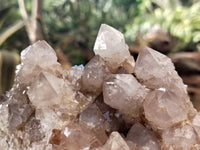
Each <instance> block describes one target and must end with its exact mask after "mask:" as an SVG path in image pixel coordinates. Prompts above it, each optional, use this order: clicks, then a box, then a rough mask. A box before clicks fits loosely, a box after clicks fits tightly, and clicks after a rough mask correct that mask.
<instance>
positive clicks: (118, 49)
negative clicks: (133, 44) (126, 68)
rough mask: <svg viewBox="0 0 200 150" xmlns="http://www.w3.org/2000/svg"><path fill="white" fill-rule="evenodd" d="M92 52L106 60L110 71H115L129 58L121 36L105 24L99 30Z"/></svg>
mask: <svg viewBox="0 0 200 150" xmlns="http://www.w3.org/2000/svg"><path fill="white" fill-rule="evenodd" d="M94 52H95V54H96V55H100V56H101V57H102V58H103V59H104V60H106V62H107V64H108V66H109V68H110V69H111V71H115V70H116V69H117V68H118V67H119V66H120V65H121V64H122V63H123V62H124V61H125V59H129V57H130V53H129V51H128V46H127V45H126V43H125V39H124V36H123V34H122V33H121V32H119V31H118V30H116V29H114V28H113V27H111V26H108V25H106V24H102V25H101V27H100V29H99V32H98V35H97V38H96V41H95V45H94ZM132 61H133V60H132Z"/></svg>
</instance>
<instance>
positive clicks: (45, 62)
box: [18, 41, 58, 83]
mask: <svg viewBox="0 0 200 150" xmlns="http://www.w3.org/2000/svg"><path fill="white" fill-rule="evenodd" d="M53 65H58V63H57V57H56V53H55V51H54V50H53V49H52V48H51V46H49V45H48V44H47V43H46V42H45V41H38V42H36V43H35V44H33V45H31V46H29V47H27V48H26V49H25V50H23V51H22V52H21V66H20V71H19V72H18V74H20V79H19V80H20V81H21V82H23V83H29V82H30V81H32V80H33V78H34V77H35V74H36V73H37V71H38V69H39V68H43V69H47V68H49V66H53Z"/></svg>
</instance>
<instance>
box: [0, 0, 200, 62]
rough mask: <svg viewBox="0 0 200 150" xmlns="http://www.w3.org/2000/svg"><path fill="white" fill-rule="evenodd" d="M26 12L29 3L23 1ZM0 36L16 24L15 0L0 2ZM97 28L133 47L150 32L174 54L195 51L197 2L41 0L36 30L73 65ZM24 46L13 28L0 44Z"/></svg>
mask: <svg viewBox="0 0 200 150" xmlns="http://www.w3.org/2000/svg"><path fill="white" fill-rule="evenodd" d="M25 4H26V8H27V10H28V12H29V14H30V13H31V9H32V0H26V1H25ZM5 9H7V11H5V12H4V13H0V23H1V22H2V23H1V25H2V26H0V35H1V34H2V33H3V32H5V31H6V30H7V29H8V28H9V27H10V26H11V25H14V24H16V23H17V22H18V21H20V20H22V17H21V15H20V11H19V7H18V1H17V0H9V1H8V0H1V1H0V11H1V10H5ZM101 23H106V24H109V25H111V26H113V27H115V28H117V29H119V30H120V31H122V32H123V33H125V37H126V39H127V40H128V41H131V43H133V42H134V41H135V40H137V38H138V36H139V37H140V38H143V36H145V34H147V33H148V32H149V30H151V28H152V27H154V26H158V27H159V28H161V29H166V30H168V31H169V32H170V33H171V35H172V36H174V37H176V38H177V41H176V42H177V44H176V46H175V47H174V51H182V50H193V51H195V50H199V42H200V26H199V24H200V2H199V1H195V0H189V1H186V0H162V1H161V0H123V1H122V0H58V1H55V0H43V20H41V28H42V31H43V34H44V37H45V40H47V41H48V42H49V43H50V44H51V45H53V47H54V48H56V49H61V50H62V51H63V52H64V53H65V54H66V55H68V56H69V57H70V58H71V59H70V60H71V62H72V63H73V64H80V63H86V59H85V53H86V51H88V50H92V49H93V45H94V42H95V37H96V35H97V32H98V29H99V27H100V25H101ZM28 45H29V40H28V36H27V33H26V31H25V29H24V28H19V30H17V31H16V32H14V33H13V34H12V35H10V37H9V38H8V39H7V40H6V41H5V42H4V43H3V44H2V45H0V48H1V49H3V48H4V49H18V50H19V51H20V50H22V49H24V48H25V47H27V46H28Z"/></svg>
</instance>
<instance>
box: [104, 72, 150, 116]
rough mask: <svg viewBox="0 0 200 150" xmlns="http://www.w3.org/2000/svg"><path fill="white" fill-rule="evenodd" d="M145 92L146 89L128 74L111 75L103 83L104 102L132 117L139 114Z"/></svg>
mask: <svg viewBox="0 0 200 150" xmlns="http://www.w3.org/2000/svg"><path fill="white" fill-rule="evenodd" d="M146 93H147V89H145V87H144V86H142V85H141V84H140V83H139V82H138V81H137V80H136V79H135V78H134V77H133V76H132V75H130V74H115V75H112V76H110V77H109V78H108V79H107V80H106V81H105V82H104V85H103V95H104V102H105V103H106V104H108V105H110V106H111V107H113V108H115V109H118V110H119V111H120V112H121V113H123V114H127V115H130V116H133V117H138V116H139V115H140V108H141V107H142V102H143V100H144V98H145V96H146Z"/></svg>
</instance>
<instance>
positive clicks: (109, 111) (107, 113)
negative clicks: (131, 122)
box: [95, 94, 127, 132]
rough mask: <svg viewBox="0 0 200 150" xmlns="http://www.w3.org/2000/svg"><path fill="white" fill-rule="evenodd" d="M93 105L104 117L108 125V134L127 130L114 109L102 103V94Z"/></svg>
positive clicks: (120, 116)
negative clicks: (95, 105)
mask: <svg viewBox="0 0 200 150" xmlns="http://www.w3.org/2000/svg"><path fill="white" fill-rule="evenodd" d="M95 103H96V104H97V106H98V108H99V109H100V111H101V112H102V114H103V115H104V117H105V119H106V121H107V122H108V123H109V127H110V128H109V130H110V132H112V131H119V132H124V131H126V130H127V126H126V124H125V121H124V119H123V118H122V115H121V114H120V113H118V112H117V110H116V109H113V108H112V107H110V106H109V105H107V104H105V103H104V101H103V95H102V94H101V95H99V96H98V97H97V98H96V100H95Z"/></svg>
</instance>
